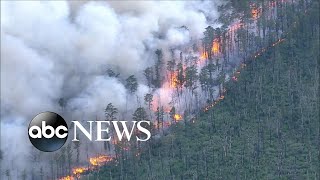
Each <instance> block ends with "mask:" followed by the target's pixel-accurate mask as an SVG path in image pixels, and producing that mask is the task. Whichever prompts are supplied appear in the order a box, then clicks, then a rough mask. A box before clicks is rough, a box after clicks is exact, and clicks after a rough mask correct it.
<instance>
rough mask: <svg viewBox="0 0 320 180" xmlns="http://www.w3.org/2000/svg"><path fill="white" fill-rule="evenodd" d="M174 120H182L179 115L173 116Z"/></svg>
mask: <svg viewBox="0 0 320 180" xmlns="http://www.w3.org/2000/svg"><path fill="white" fill-rule="evenodd" d="M174 120H176V121H181V120H182V116H181V115H180V114H175V115H174Z"/></svg>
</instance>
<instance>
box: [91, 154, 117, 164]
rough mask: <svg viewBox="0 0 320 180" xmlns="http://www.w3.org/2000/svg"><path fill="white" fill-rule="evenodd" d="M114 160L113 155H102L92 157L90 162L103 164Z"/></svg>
mask: <svg viewBox="0 0 320 180" xmlns="http://www.w3.org/2000/svg"><path fill="white" fill-rule="evenodd" d="M112 160H113V157H110V156H106V155H101V156H97V157H92V158H90V159H89V161H90V164H91V165H93V166H102V165H103V164H105V163H107V162H110V161H112Z"/></svg>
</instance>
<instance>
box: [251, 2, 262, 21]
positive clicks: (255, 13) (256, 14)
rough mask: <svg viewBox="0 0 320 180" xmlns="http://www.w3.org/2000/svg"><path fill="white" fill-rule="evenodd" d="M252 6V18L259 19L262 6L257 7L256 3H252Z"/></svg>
mask: <svg viewBox="0 0 320 180" xmlns="http://www.w3.org/2000/svg"><path fill="white" fill-rule="evenodd" d="M250 8H251V15H252V18H253V19H254V20H256V19H258V18H259V17H260V14H261V8H259V7H257V5H256V4H254V3H253V4H250Z"/></svg>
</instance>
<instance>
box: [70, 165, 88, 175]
mask: <svg viewBox="0 0 320 180" xmlns="http://www.w3.org/2000/svg"><path fill="white" fill-rule="evenodd" d="M88 170H89V168H87V167H77V168H73V170H72V173H73V174H74V175H80V174H82V173H84V172H86V171H88Z"/></svg>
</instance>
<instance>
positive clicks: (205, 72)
mask: <svg viewBox="0 0 320 180" xmlns="http://www.w3.org/2000/svg"><path fill="white" fill-rule="evenodd" d="M319 5H320V3H319V1H318V0H243V1H237V0H231V1H229V2H226V3H223V4H221V5H220V6H219V8H218V10H219V12H220V13H221V16H220V17H219V19H218V21H219V23H221V24H222V26H220V27H212V26H208V27H206V28H205V29H203V38H202V39H200V40H194V41H192V42H191V43H189V44H188V45H185V46H182V47H181V46H179V47H174V48H172V49H171V53H172V54H171V55H170V56H169V57H168V56H165V53H164V52H163V50H162V49H157V50H155V51H154V57H155V61H154V64H153V65H152V66H149V67H147V68H145V69H144V71H143V72H141V74H140V75H141V76H142V77H143V80H144V82H145V83H146V85H147V87H148V93H146V94H145V95H144V97H143V98H140V97H139V96H138V94H137V91H138V86H139V83H138V81H139V76H136V75H130V76H127V77H126V78H124V79H123V78H122V75H121V74H120V73H119V72H117V70H116V69H112V68H108V69H106V71H105V72H106V73H105V76H108V77H112V78H115V79H119V81H121V82H122V83H123V84H124V86H125V88H126V90H127V91H128V92H129V93H128V94H127V95H126V107H127V106H128V104H130V103H131V101H132V102H133V101H134V102H135V103H136V104H137V105H138V106H137V107H135V109H134V111H133V112H131V111H130V110H129V109H128V108H126V110H125V111H122V110H120V108H118V107H117V106H116V105H114V103H112V102H106V103H107V106H106V107H105V108H104V112H103V113H104V115H105V117H103V120H106V121H115V120H123V117H124V115H123V114H130V113H131V114H130V117H131V118H132V120H134V121H137V122H139V121H144V120H150V121H151V122H152V123H151V126H148V127H146V128H149V130H150V132H151V134H152V136H151V138H150V139H149V140H148V141H147V142H139V141H138V142H137V141H118V140H117V139H116V138H113V136H114V135H115V134H112V132H114V130H111V135H110V136H112V138H111V139H112V141H111V142H103V144H102V149H103V150H102V153H99V154H97V155H95V156H92V155H90V146H91V144H90V143H85V141H81V138H82V137H80V141H77V142H70V143H69V144H68V145H65V146H64V147H63V148H62V149H61V150H60V151H59V152H56V153H54V154H53V155H52V156H51V157H50V158H48V159H49V161H50V163H49V167H48V169H49V170H48V171H49V172H50V173H48V174H46V173H44V171H43V170H42V169H40V170H36V169H35V170H32V172H31V173H30V174H29V173H27V172H26V171H25V170H22V172H20V174H21V175H20V177H21V179H28V178H27V177H29V176H30V177H32V179H41V180H43V179H59V180H75V179H79V180H84V179H90V180H91V179H92V180H93V179H119V180H124V179H181V180H183V179H314V180H316V179H320V120H319V119H320V117H319V30H320V29H319V9H320V6H319ZM179 29H180V30H182V31H188V27H187V26H181V27H179ZM176 49H179V50H180V51H179V53H178V58H177V56H176V55H175V54H176ZM121 78H122V79H121ZM58 103H59V106H60V107H61V109H64V108H65V107H66V104H67V99H64V98H60V99H59V100H58ZM99 118H100V117H99ZM99 118H98V116H97V119H96V120H97V121H98V120H99ZM100 120H102V119H100ZM133 133H134V135H139V133H140V132H139V131H135V132H133ZM134 135H133V136H134ZM140 135H141V134H140ZM108 137H109V135H107V137H105V138H108ZM81 156H85V157H86V159H87V162H83V161H81ZM41 158H43V157H41V155H39V154H37V153H34V154H32V155H31V158H30V159H31V160H30V162H32V163H35V164H36V163H37V162H39V159H41ZM5 173H6V177H7V178H8V179H11V178H10V177H11V174H12V172H10V170H9V169H8V170H6V171H5Z"/></svg>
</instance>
